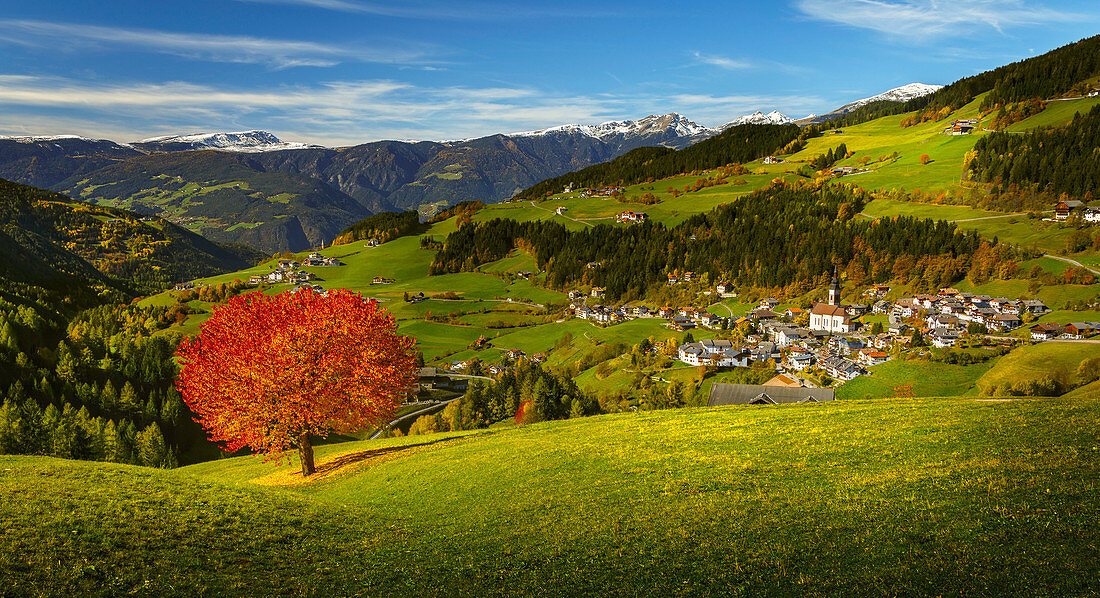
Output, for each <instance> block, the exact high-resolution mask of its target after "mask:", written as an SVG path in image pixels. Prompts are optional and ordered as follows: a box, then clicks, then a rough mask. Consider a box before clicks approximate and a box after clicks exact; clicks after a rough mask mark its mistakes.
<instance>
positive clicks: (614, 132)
mask: <svg viewBox="0 0 1100 598" xmlns="http://www.w3.org/2000/svg"><path fill="white" fill-rule="evenodd" d="M717 132H718V131H717V130H716V129H712V128H710V127H704V126H702V125H700V124H697V123H695V122H693V121H691V120H689V119H687V118H686V117H684V116H681V115H679V114H677V113H675V112H670V113H668V114H661V115H657V114H650V115H649V116H646V117H644V118H640V119H638V120H613V121H608V122H605V123H600V124H598V125H578V124H569V125H558V126H556V127H549V128H546V129H539V130H537V131H522V132H519V133H509V134H508V135H506V136H507V137H548V136H555V137H558V136H573V135H577V136H582V137H591V138H593V139H598V140H600V141H603V142H605V143H609V144H611V145H614V146H619V147H630V148H633V147H640V146H641V145H666V146H668V147H684V146H687V145H690V144H691V143H694V142H696V141H699V140H701V139H705V138H707V137H710V136H711V135H714V134H716V133H717Z"/></svg>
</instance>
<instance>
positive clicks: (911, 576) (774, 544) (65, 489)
mask: <svg viewBox="0 0 1100 598" xmlns="http://www.w3.org/2000/svg"><path fill="white" fill-rule="evenodd" d="M1098 417H1100V402H1098V401H1097V399H1096V398H1095V397H1089V398H1082V399H1077V400H1015V401H993V402H990V401H979V400H969V399H910V400H890V401H850V402H836V403H831V404H822V405H813V406H794V407H781V408H774V407H770V408H767V407H766V408H715V409H696V410H682V411H663V412H650V413H644V414H643V413H638V414H622V415H615V416H600V417H596V418H584V419H581V420H570V421H564V422H555V423H549V424H539V425H535V426H530V427H527V428H520V429H507V428H501V429H494V430H493V431H488V432H482V433H476V434H466V435H461V436H456V435H440V436H432V437H414V438H401V439H391V440H385V441H367V442H356V443H347V444H337V445H328V446H323V447H319V448H318V449H317V453H318V465H319V470H320V471H321V472H322V473H321V474H319V477H318V479H317V480H315V481H311V482H310V483H306V484H303V483H301V480H300V479H298V478H297V477H296V476H295V474H294V473H293V471H294V469H295V466H294V465H293V464H289V465H287V464H282V465H279V464H273V463H266V464H265V463H263V462H262V461H259V460H257V459H254V458H238V459H228V460H221V461H215V462H209V463H204V464H201V465H196V466H191V467H187V468H183V469H181V470H175V471H158V470H150V469H142V468H136V467H127V466H117V465H103V464H94V463H78V462H70V461H59V460H51V459H44V458H34V457H0V497H2V498H3V499H4V500H3V501H2V502H0V504H2V505H3V506H2V507H0V513H2V514H3V521H4V524H3V526H2V527H0V530H2V531H0V535H2V537H3V542H4V544H5V546H7V547H8V549H6V550H4V551H2V552H0V570H2V571H4V572H5V579H6V582H7V584H6V587H5V592H6V593H7V595H11V596H25V595H74V594H79V595H88V596H111V595H119V594H132V595H148V596H153V595H156V596H195V595H218V596H255V595H288V596H312V595H326V596H331V595H353V594H355V595H383V596H402V597H403V598H404V597H408V596H496V595H502V596H503V595H510V596H514V595H534V594H539V595H545V596H584V595H593V596H595V595H601V596H636V595H675V596H679V595H683V596H687V595H694V596H698V595H714V596H730V595H746V596H805V595H845V596H880V595H882V594H883V593H884V592H885V593H891V594H893V593H904V594H905V595H910V596H925V595H927V596H938V595H945V594H948V593H950V594H960V595H986V594H990V593H996V594H997V595H1002V596H1025V595H1028V596H1030V595H1036V594H1042V595H1056V596H1069V595H1074V596H1083V595H1092V594H1095V592H1096V587H1095V585H1094V583H1095V582H1094V580H1095V579H1096V577H1097V574H1098V573H1100V565H1098V564H1097V561H1096V559H1095V558H1093V557H1094V555H1095V554H1096V553H1097V550H1098V545H1097V542H1098V536H1097V533H1096V530H1095V525H1094V522H1095V521H1096V520H1097V518H1098V517H1100V508H1098V506H1097V502H1096V501H1094V500H1091V499H1090V496H1091V494H1090V493H1091V491H1092V489H1093V488H1094V487H1095V485H1096V484H1097V482H1098V481H1100V470H1098V466H1100V457H1098V453H1097V451H1096V447H1095V445H1096V439H1095V430H1094V423H1095V422H1096V420H1097V418H1098ZM31 486H33V487H34V488H35V493H36V500H35V501H33V502H26V501H25V500H23V499H21V497H22V496H23V492H25V489H26V488H28V487H31Z"/></svg>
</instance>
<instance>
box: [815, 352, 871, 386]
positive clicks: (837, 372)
mask: <svg viewBox="0 0 1100 598" xmlns="http://www.w3.org/2000/svg"><path fill="white" fill-rule="evenodd" d="M818 365H819V367H821V369H823V370H825V372H826V373H827V374H829V375H830V376H832V377H833V378H836V379H837V380H844V381H848V380H853V379H855V378H856V377H858V376H860V375H862V374H863V372H862V370H861V369H860V367H859V364H857V363H856V362H854V361H852V360H851V359H845V358H843V357H829V358H826V359H823V360H821V362H820V363H819V364H818Z"/></svg>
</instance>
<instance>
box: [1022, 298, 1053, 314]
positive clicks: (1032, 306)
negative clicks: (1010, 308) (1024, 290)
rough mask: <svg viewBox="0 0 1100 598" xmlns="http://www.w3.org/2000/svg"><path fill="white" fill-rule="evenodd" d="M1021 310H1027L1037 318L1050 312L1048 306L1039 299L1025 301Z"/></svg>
mask: <svg viewBox="0 0 1100 598" xmlns="http://www.w3.org/2000/svg"><path fill="white" fill-rule="evenodd" d="M1021 309H1026V310H1027V311H1029V312H1031V313H1033V314H1035V315H1037V316H1038V315H1042V314H1045V313H1046V312H1047V311H1048V308H1047V306H1046V304H1045V303H1043V302H1042V301H1040V300H1038V299H1025V300H1024V301H1023V306H1022V307H1021Z"/></svg>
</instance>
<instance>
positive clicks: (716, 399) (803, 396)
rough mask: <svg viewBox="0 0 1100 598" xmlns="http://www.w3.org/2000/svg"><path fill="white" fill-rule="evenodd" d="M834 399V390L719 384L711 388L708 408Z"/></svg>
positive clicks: (816, 401) (814, 401) (815, 401)
mask: <svg viewBox="0 0 1100 598" xmlns="http://www.w3.org/2000/svg"><path fill="white" fill-rule="evenodd" d="M833 398H834V397H833V389H831V388H802V387H787V386H765V385H763V384H721V383H718V384H715V385H714V386H711V388H710V397H709V398H708V399H707V406H708V407H717V406H720V405H778V404H782V403H818V402H822V401H832V400H833Z"/></svg>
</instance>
